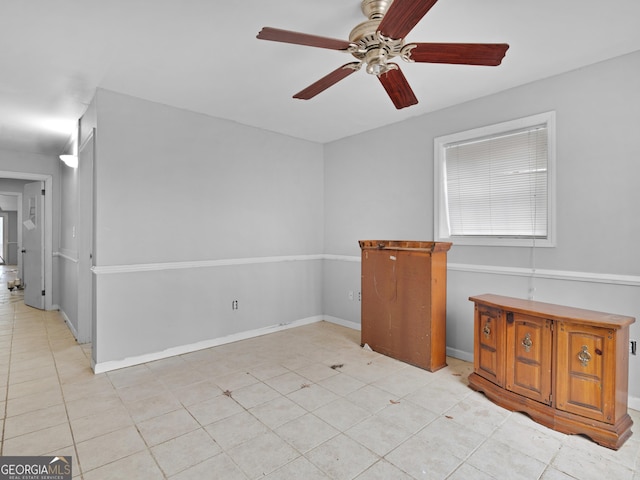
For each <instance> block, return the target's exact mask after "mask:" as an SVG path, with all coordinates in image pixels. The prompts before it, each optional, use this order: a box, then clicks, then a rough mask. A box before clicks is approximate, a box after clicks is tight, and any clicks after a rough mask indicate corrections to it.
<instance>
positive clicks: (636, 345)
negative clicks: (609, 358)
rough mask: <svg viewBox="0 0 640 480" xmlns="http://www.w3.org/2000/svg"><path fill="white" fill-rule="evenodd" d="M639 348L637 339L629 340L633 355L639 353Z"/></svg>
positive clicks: (630, 350) (630, 351)
mask: <svg viewBox="0 0 640 480" xmlns="http://www.w3.org/2000/svg"><path fill="white" fill-rule="evenodd" d="M637 348H638V342H636V341H635V340H631V341H630V342H629V353H630V354H631V355H637V354H638V351H637Z"/></svg>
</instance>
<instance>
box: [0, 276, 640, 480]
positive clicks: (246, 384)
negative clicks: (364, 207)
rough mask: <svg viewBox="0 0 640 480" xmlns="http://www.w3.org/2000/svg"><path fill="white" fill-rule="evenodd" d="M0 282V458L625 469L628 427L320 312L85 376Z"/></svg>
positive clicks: (583, 475)
mask: <svg viewBox="0 0 640 480" xmlns="http://www.w3.org/2000/svg"><path fill="white" fill-rule="evenodd" d="M3 290H4V291H5V293H2V294H0V417H1V419H0V422H2V426H3V428H2V445H1V451H0V454H2V455H53V454H56V455H71V456H72V457H73V462H74V463H73V472H74V478H78V479H80V478H82V479H85V480H98V479H123V478H126V479H164V478H169V479H172V480H185V479H218V478H220V479H222V478H224V479H225V480H227V479H228V480H233V479H242V480H246V479H257V478H266V479H278V480H282V479H295V480H299V479H304V480H315V479H358V480H372V479H384V480H387V479H394V480H396V479H398V480H402V479H407V480H410V479H451V480H454V479H455V480H462V479H465V480H468V479H472V480H476V479H477V480H482V479H508V480H515V479H545V480H560V479H585V480H587V479H594V480H596V479H597V480H602V479H617V480H623V479H624V480H640V434H635V435H633V436H632V437H631V439H629V440H628V441H627V443H626V444H625V445H624V446H623V447H622V448H621V449H620V450H619V451H617V452H614V451H612V450H609V449H606V448H603V447H599V446H597V445H595V444H594V443H592V442H590V441H589V440H587V439H585V438H583V437H581V436H567V435H563V434H559V433H557V432H554V431H552V430H549V429H546V428H544V427H542V426H540V425H538V424H536V423H534V422H532V421H531V420H530V419H528V418H527V417H526V416H524V415H522V414H518V413H511V412H508V411H506V410H504V409H502V408H499V407H497V406H495V405H493V404H492V403H491V402H489V401H488V400H487V399H486V398H485V397H484V396H483V395H481V394H479V393H476V392H473V391H472V390H470V389H469V388H468V387H467V384H466V377H467V375H468V374H469V373H470V372H471V369H472V366H471V365H470V364H469V363H467V362H463V361H460V360H456V359H453V358H451V359H449V366H448V367H447V368H445V369H442V370H440V371H438V372H436V373H429V372H426V371H423V370H420V369H418V368H415V367H412V366H409V365H406V364H403V363H401V362H398V361H395V360H392V359H390V358H387V357H384V356H382V355H379V354H376V353H374V352H371V351H367V350H363V349H362V348H360V346H359V332H356V331H353V330H350V329H347V328H344V327H341V326H337V325H334V324H331V323H326V322H320V323H316V324H313V325H308V326H304V327H298V328H294V329H290V330H286V331H283V332H278V333H273V334H271V335H266V336H262V337H259V338H254V339H250V340H245V341H241V342H236V343H232V344H228V345H224V346H220V347H216V348H211V349H208V350H202V351H199V352H194V353H190V354H187V355H182V356H179V357H173V358H169V359H165V360H160V361H156V362H151V363H147V364H145V365H139V366H135V367H130V368H126V369H122V370H118V371H113V372H109V373H106V374H100V375H93V373H92V372H91V370H90V368H89V349H90V346H79V345H77V344H76V342H75V341H74V339H73V337H72V335H71V333H70V331H69V330H68V328H67V327H66V326H65V324H64V322H63V321H62V319H61V317H60V315H59V314H58V313H57V312H43V311H39V310H34V309H31V308H29V307H26V306H25V305H24V303H23V302H22V301H21V297H20V292H8V291H7V290H6V289H5V288H4V286H3ZM336 365H340V367H335V366H336ZM332 366H333V367H335V368H332ZM631 414H632V416H633V418H634V421H635V424H636V425H639V426H640V412H636V411H631ZM637 428H640V427H637Z"/></svg>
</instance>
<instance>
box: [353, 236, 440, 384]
mask: <svg viewBox="0 0 640 480" xmlns="http://www.w3.org/2000/svg"><path fill="white" fill-rule="evenodd" d="M359 243H360V248H361V250H362V336H361V341H362V344H363V345H364V344H367V345H369V346H370V347H371V348H372V349H373V350H374V351H376V352H379V353H382V354H384V355H387V356H390V357H392V358H395V359H398V360H401V361H403V362H407V363H410V364H412V365H416V366H418V367H421V368H424V369H426V370H429V371H432V372H433V371H435V370H438V369H440V368H442V367H444V366H446V364H447V363H446V304H447V251H448V250H449V248H450V247H451V243H446V242H418V241H393V240H361V241H360V242H359Z"/></svg>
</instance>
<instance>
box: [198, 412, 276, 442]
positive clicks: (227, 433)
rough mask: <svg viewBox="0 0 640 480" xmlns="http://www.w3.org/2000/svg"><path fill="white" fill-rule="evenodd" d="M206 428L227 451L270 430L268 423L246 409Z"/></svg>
mask: <svg viewBox="0 0 640 480" xmlns="http://www.w3.org/2000/svg"><path fill="white" fill-rule="evenodd" d="M205 430H206V431H207V432H208V433H209V435H211V437H212V438H213V439H214V440H215V441H216V443H217V444H218V445H220V446H221V447H222V448H223V449H224V450H225V451H226V450H230V449H232V448H234V447H237V446H238V445H241V444H242V443H244V442H246V441H248V440H251V439H252V438H255V437H257V436H258V435H262V434H264V433H267V432H268V431H269V429H268V428H267V427H266V425H264V424H263V423H262V422H260V421H259V420H258V419H257V418H256V417H254V416H253V415H251V414H250V413H249V412H246V411H242V412H240V413H236V414H235V415H231V416H230V417H227V418H225V419H223V420H219V421H217V422H215V423H212V424H211V425H208V426H207V427H205Z"/></svg>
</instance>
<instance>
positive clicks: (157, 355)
mask: <svg viewBox="0 0 640 480" xmlns="http://www.w3.org/2000/svg"><path fill="white" fill-rule="evenodd" d="M324 319H325V317H323V316H320V315H318V316H314V317H308V318H303V319H300V320H295V321H293V322H291V323H280V324H278V325H272V326H270V327H264V328H258V329H255V330H249V331H246V332H239V333H234V334H232V335H227V336H226V337H220V338H212V339H209V340H204V341H202V342H196V343H191V344H189V345H180V346H178V347H172V348H168V349H166V350H162V351H160V352H153V353H147V354H144V355H136V356H134V357H127V358H124V359H122V360H111V361H108V362H98V363H94V362H93V360H92V362H91V368H92V369H93V372H94V373H96V374H97V373H104V372H109V371H111V370H118V369H120V368H126V367H132V366H134V365H140V364H142V363H147V362H153V361H155V360H162V359H163V358H169V357H174V356H176V355H184V354H185V353H191V352H195V351H198V350H204V349H205V348H211V347H217V346H219V345H225V344H227V343H232V342H237V341H239V340H247V339H249V338H254V337H260V336H262V335H267V334H269V333H274V332H279V331H282V330H287V329H289V328H295V327H300V326H302V325H309V324H311V323H316V322H319V321H321V320H324Z"/></svg>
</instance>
